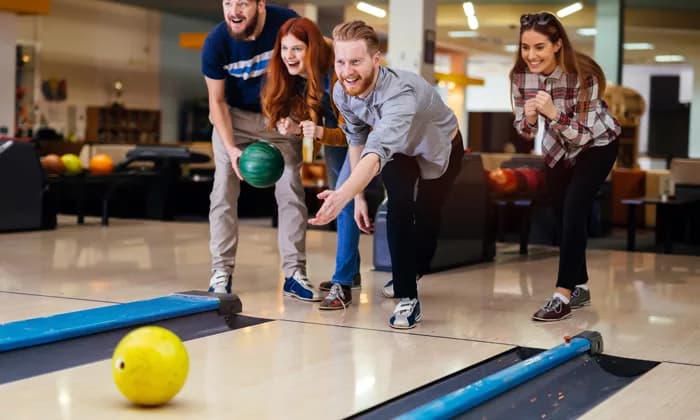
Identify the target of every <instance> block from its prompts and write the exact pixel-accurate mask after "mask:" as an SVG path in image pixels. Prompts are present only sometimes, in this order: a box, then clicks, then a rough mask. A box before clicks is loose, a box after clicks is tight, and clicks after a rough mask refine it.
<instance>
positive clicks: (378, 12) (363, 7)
mask: <svg viewBox="0 0 700 420" xmlns="http://www.w3.org/2000/svg"><path fill="white" fill-rule="evenodd" d="M355 7H357V10H359V11H361V12H365V13H367V14H370V15H372V16H376V17H378V18H383V17H385V16H386V10H384V9H382V8H380V7H377V6H373V5H371V4H369V3H365V2H363V1H361V2H359V3H357V6H355Z"/></svg>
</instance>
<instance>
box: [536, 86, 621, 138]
mask: <svg viewBox="0 0 700 420" xmlns="http://www.w3.org/2000/svg"><path fill="white" fill-rule="evenodd" d="M588 82H589V86H588V97H587V98H585V101H581V99H579V103H578V104H577V105H576V107H574V111H573V114H572V115H566V114H565V113H563V112H561V111H559V112H558V113H557V116H556V118H554V119H553V120H552V121H551V122H550V127H551V129H552V130H554V131H555V132H556V133H557V134H558V135H559V138H561V139H562V140H563V141H565V142H566V143H567V144H568V145H569V146H572V147H583V146H585V145H586V144H587V143H589V142H590V141H592V140H594V139H597V138H600V137H603V136H610V137H611V138H614V137H617V136H618V135H619V134H620V131H621V129H620V126H619V124H618V123H617V121H616V120H615V119H614V118H613V117H612V116H611V115H610V114H609V113H608V112H607V111H606V110H605V109H604V105H603V101H602V100H601V99H600V98H598V82H597V80H595V79H594V78H593V77H590V78H589V80H588Z"/></svg>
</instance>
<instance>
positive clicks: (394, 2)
mask: <svg viewBox="0 0 700 420" xmlns="http://www.w3.org/2000/svg"><path fill="white" fill-rule="evenodd" d="M436 15H437V0H389V46H388V52H387V61H388V62H389V66H390V67H393V68H397V69H402V70H408V71H412V72H414V73H418V74H420V75H421V76H423V77H424V78H425V79H426V80H427V81H428V82H430V83H431V84H432V83H434V82H435V77H434V70H433V67H434V64H435V38H436V35H435V27H436Z"/></svg>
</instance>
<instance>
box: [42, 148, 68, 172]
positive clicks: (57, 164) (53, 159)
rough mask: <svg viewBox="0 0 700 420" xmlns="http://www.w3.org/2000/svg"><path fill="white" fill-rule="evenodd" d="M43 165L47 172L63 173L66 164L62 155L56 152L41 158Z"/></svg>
mask: <svg viewBox="0 0 700 420" xmlns="http://www.w3.org/2000/svg"><path fill="white" fill-rule="evenodd" d="M41 167H42V168H44V171H45V172H46V173H47V174H53V175H61V174H62V173H63V172H64V171H65V170H66V166H65V165H64V164H63V161H62V160H61V157H60V156H59V155H57V154H55V153H49V154H48V155H46V156H44V157H42V158H41Z"/></svg>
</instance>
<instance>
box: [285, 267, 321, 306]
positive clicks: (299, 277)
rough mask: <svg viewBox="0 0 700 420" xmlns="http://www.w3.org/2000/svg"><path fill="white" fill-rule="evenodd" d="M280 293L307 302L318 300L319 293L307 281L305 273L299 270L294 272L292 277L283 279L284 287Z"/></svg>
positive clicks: (319, 297)
mask: <svg viewBox="0 0 700 420" xmlns="http://www.w3.org/2000/svg"><path fill="white" fill-rule="evenodd" d="M282 293H284V295H285V296H290V297H294V298H297V299H300V300H305V301H308V302H320V301H321V295H319V294H318V292H317V291H316V290H314V287H313V286H312V285H311V283H309V279H308V277H306V274H302V273H300V272H299V271H297V272H295V273H294V275H293V276H292V277H287V278H285V279H284V287H283V288H282Z"/></svg>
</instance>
